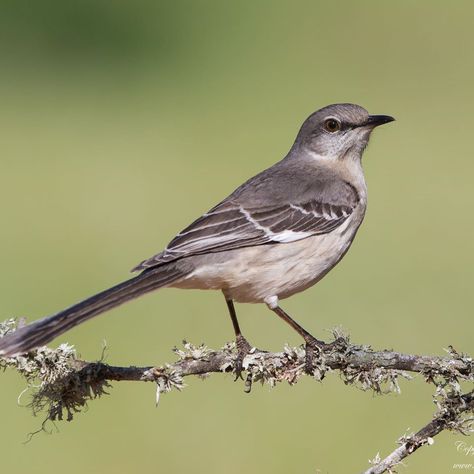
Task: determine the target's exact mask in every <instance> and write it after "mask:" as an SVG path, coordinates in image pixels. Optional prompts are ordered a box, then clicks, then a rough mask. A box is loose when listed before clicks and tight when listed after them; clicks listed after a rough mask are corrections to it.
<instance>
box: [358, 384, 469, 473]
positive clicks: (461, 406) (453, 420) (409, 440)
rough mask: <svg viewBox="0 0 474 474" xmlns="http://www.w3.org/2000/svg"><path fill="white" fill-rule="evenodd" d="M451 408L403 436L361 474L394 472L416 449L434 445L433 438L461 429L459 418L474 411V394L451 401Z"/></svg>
mask: <svg viewBox="0 0 474 474" xmlns="http://www.w3.org/2000/svg"><path fill="white" fill-rule="evenodd" d="M451 402H452V403H451V406H450V407H449V408H446V410H443V411H442V412H441V413H439V414H438V415H437V416H435V417H434V418H433V420H432V421H430V422H429V423H428V424H427V425H425V426H424V427H423V428H421V430H420V431H418V432H417V433H415V434H413V435H410V436H403V437H402V438H400V440H399V442H400V443H401V445H400V446H399V447H398V448H397V449H395V450H394V451H392V452H391V453H390V454H389V455H388V456H387V457H386V458H384V459H379V456H378V455H377V458H376V459H375V460H374V461H371V462H372V464H374V465H373V466H372V467H370V468H369V469H367V470H366V471H364V473H363V474H382V473H384V472H389V473H390V472H394V471H393V468H394V467H395V466H397V465H399V464H400V463H401V462H402V461H403V459H405V458H406V457H408V456H409V455H410V454H412V453H414V452H415V451H416V450H417V449H418V448H421V447H422V446H425V445H431V444H433V443H434V440H433V438H434V437H435V436H436V435H437V434H439V433H441V431H443V430H446V429H456V430H460V429H462V428H461V427H460V426H459V416H460V415H461V414H463V413H465V412H469V411H474V392H470V393H467V394H464V395H461V396H459V397H458V399H457V400H451Z"/></svg>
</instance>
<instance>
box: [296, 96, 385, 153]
mask: <svg viewBox="0 0 474 474" xmlns="http://www.w3.org/2000/svg"><path fill="white" fill-rule="evenodd" d="M392 120H394V119H393V118H392V117H390V116H388V115H369V113H368V112H367V110H365V109H364V108H363V107H361V106H360V105H356V104H333V105H328V106H327V107H324V108H322V109H320V110H318V111H316V112H314V113H313V114H311V115H310V116H309V117H308V118H307V119H306V120H305V121H304V123H303V125H302V126H301V129H300V131H299V133H298V136H297V137H296V141H295V144H294V148H297V149H299V150H300V151H301V148H303V149H305V150H307V151H310V152H312V153H313V154H316V155H319V156H321V157H331V158H341V159H342V158H345V157H347V156H351V157H358V158H360V156H361V155H362V152H363V150H364V149H365V147H366V146H367V143H368V141H369V136H370V133H371V132H372V130H373V129H374V128H375V127H376V126H378V125H382V124H384V123H388V122H391V121H392Z"/></svg>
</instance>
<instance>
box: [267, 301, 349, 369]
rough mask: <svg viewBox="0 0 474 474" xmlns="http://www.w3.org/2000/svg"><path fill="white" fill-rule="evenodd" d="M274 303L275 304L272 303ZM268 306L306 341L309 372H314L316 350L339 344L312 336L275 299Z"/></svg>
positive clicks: (319, 350)
mask: <svg viewBox="0 0 474 474" xmlns="http://www.w3.org/2000/svg"><path fill="white" fill-rule="evenodd" d="M272 303H273V304H272ZM267 305H268V307H269V308H270V309H271V310H272V311H273V312H274V313H276V314H277V315H278V316H279V317H280V318H281V319H283V321H285V322H286V323H287V324H289V325H290V326H291V327H292V328H293V329H294V330H295V331H296V332H297V333H298V334H299V335H300V336H301V337H302V338H303V339H304V341H305V343H306V360H305V369H306V372H307V373H309V374H312V373H313V356H314V352H315V351H317V352H318V353H319V352H321V351H327V350H329V349H331V348H333V347H334V346H336V345H338V344H339V342H340V341H339V340H336V341H334V342H331V343H330V344H328V343H326V342H324V341H320V340H319V339H316V338H315V337H314V336H312V335H311V334H310V333H309V332H308V331H306V329H304V328H303V327H302V326H300V325H299V324H298V323H297V322H296V321H295V320H294V319H292V318H291V317H290V315H289V314H287V313H286V312H285V311H283V309H281V308H280V307H279V306H278V304H275V302H274V301H272V302H269V303H267Z"/></svg>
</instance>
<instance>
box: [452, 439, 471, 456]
mask: <svg viewBox="0 0 474 474" xmlns="http://www.w3.org/2000/svg"><path fill="white" fill-rule="evenodd" d="M454 445H455V446H456V450H457V452H458V453H462V454H464V455H465V456H473V457H474V446H473V445H472V444H467V443H466V442H465V441H456V442H455V443H454Z"/></svg>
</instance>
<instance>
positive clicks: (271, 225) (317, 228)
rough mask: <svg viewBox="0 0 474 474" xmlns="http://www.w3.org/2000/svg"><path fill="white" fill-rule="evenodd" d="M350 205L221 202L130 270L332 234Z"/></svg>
mask: <svg viewBox="0 0 474 474" xmlns="http://www.w3.org/2000/svg"><path fill="white" fill-rule="evenodd" d="M353 209H354V208H353V206H350V205H336V204H328V203H322V202H318V201H317V200H315V199H313V200H309V201H307V202H304V203H295V204H285V205H281V206H276V207H268V208H265V209H260V208H257V209H255V208H254V209H252V208H248V209H246V208H245V207H244V206H243V205H241V204H239V203H236V202H233V201H224V202H223V203H221V204H219V205H218V206H216V207H215V208H213V209H211V210H210V211H209V212H207V213H206V214H204V215H203V216H202V217H200V218H199V219H197V220H196V221H194V222H193V223H192V224H191V225H190V226H188V227H186V229H184V230H183V231H182V232H180V233H179V234H178V235H177V236H176V237H175V238H174V239H173V240H172V241H171V242H170V243H169V245H168V247H167V248H166V249H165V250H164V251H163V252H161V253H159V254H158V255H155V256H154V257H152V258H149V259H147V260H145V261H143V262H142V263H140V265H138V266H137V267H135V268H134V269H133V270H134V271H137V270H145V269H146V268H150V267H154V266H156V265H160V264H162V263H166V262H170V261H172V260H177V259H180V258H183V257H189V256H191V255H199V254H204V253H212V252H222V251H224V250H231V249H236V248H241V247H250V246H255V245H264V244H280V243H288V242H294V241H297V240H301V239H305V238H307V237H310V236H312V235H317V234H324V233H328V232H331V231H332V230H334V229H335V228H336V227H338V226H340V225H341V224H342V223H343V222H344V221H345V220H346V219H347V218H348V217H349V216H350V215H351V213H352V212H353Z"/></svg>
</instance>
